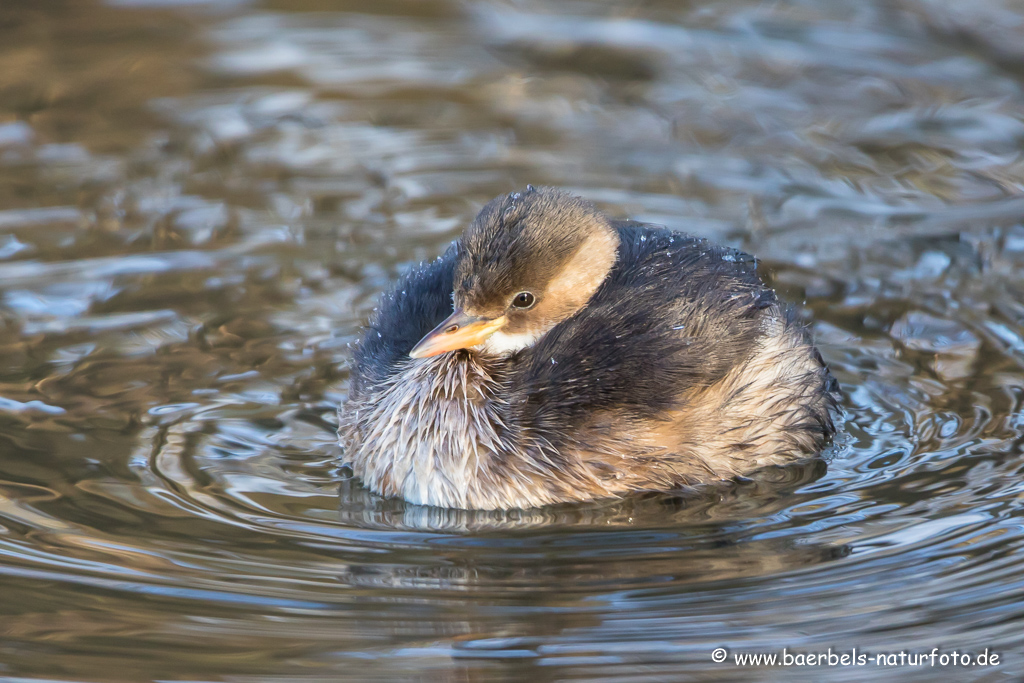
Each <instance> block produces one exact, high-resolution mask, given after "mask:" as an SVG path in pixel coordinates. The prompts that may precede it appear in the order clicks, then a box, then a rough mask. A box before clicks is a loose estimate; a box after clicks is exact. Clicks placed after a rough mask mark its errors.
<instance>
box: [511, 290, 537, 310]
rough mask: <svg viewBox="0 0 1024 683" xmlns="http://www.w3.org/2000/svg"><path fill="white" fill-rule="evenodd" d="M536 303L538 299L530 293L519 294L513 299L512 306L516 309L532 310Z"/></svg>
mask: <svg viewBox="0 0 1024 683" xmlns="http://www.w3.org/2000/svg"><path fill="white" fill-rule="evenodd" d="M536 302H537V299H536V297H534V296H533V294H530V293H529V292H519V293H518V294H516V295H515V296H514V297H512V305H513V306H514V307H515V308H522V309H526V308H532V307H533V304H535V303H536Z"/></svg>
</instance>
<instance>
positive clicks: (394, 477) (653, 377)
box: [339, 188, 837, 509]
mask: <svg viewBox="0 0 1024 683" xmlns="http://www.w3.org/2000/svg"><path fill="white" fill-rule="evenodd" d="M453 309H454V310H453ZM410 353H412V354H413V356H417V357H415V358H414V357H410ZM836 400H837V390H836V385H835V382H834V380H833V379H832V377H831V375H830V374H829V372H828V370H827V368H826V367H825V366H824V363H823V362H822V360H821V356H820V355H819V354H818V352H817V350H816V349H815V348H814V347H813V346H812V345H811V343H810V341H809V339H808V336H807V334H806V333H805V331H804V330H803V329H802V327H801V326H799V325H798V324H797V323H796V322H795V321H794V319H793V317H792V316H791V315H790V314H789V313H788V312H787V310H786V309H785V307H784V306H783V305H782V304H781V303H780V302H779V301H778V299H777V298H776V296H775V293H774V292H773V291H772V290H770V289H768V288H766V287H765V286H764V285H763V284H762V283H761V281H760V280H759V279H758V277H757V273H756V264H755V262H754V260H753V258H752V257H750V256H748V255H746V254H743V253H742V252H738V251H736V250H733V249H729V248H725V247H721V246H716V245H714V244H711V243H709V242H707V241H705V240H702V239H698V238H695V237H691V236H687V235H683V234H680V233H674V232H671V231H669V230H666V229H664V228H659V227H654V226H650V225H644V224H640V223H634V222H628V221H612V220H609V219H608V218H607V217H605V216H604V215H603V214H601V213H600V212H599V211H597V210H596V209H595V208H594V207H593V205H591V204H590V203H589V202H586V201H585V200H582V199H580V198H578V197H574V196H571V195H568V194H566V193H562V192H559V191H556V190H550V189H541V190H534V189H532V188H530V189H529V190H528V191H526V192H523V193H516V194H513V195H507V196H503V197H499V198H497V199H495V200H494V201H492V202H491V203H489V204H488V205H487V206H486V207H484V209H483V210H482V211H481V213H480V215H479V216H478V217H477V219H476V220H475V221H474V222H473V224H472V225H471V226H470V227H469V228H468V229H467V231H466V233H465V234H464V235H463V237H462V239H460V240H459V241H458V242H456V243H455V244H453V245H452V247H451V248H450V249H449V250H448V251H447V252H446V253H445V254H444V255H443V256H441V257H440V258H439V259H437V260H436V261H434V262H433V263H430V264H428V265H425V266H422V267H420V268H418V269H416V270H413V271H412V272H410V273H409V274H407V275H406V276H405V277H403V278H402V279H401V281H400V282H399V283H398V284H397V285H396V286H395V288H394V289H393V290H392V291H391V292H389V293H388V294H386V295H385V296H384V297H383V298H382V300H381V303H380V305H379V307H378V310H377V311H376V313H375V314H374V316H373V318H372V320H371V321H370V324H369V327H368V329H367V332H366V334H365V336H364V338H363V340H362V341H361V343H360V344H359V345H358V346H357V348H356V351H355V357H354V369H353V374H352V382H351V388H350V395H349V400H348V402H347V403H346V404H345V406H343V408H342V411H341V428H340V430H339V434H340V437H341V442H342V445H343V446H344V448H345V459H346V461H347V462H349V463H350V464H351V466H352V468H353V471H354V472H355V474H356V475H357V476H359V477H360V478H361V479H362V480H363V482H364V483H365V484H366V485H367V486H368V487H370V488H371V489H372V490H374V491H376V492H377V493H380V494H382V495H385V496H392V497H401V498H405V499H406V500H408V501H410V502H414V503H421V504H429V505H438V506H442V507H456V508H476V509H508V508H522V507H533V506H538V505H545V504H550V503H558V502H566V501H580V500H588V499H592V498H600V497H607V496H618V495H623V494H625V493H628V492H630V491H637V490H668V489H673V488H677V487H681V486H686V485H693V484H700V483H705V482H710V481H716V480H721V479H728V478H731V477H734V476H736V475H742V474H747V473H750V472H752V471H753V470H755V469H757V468H758V467H762V466H765V465H770V464H783V463H786V462H789V461H792V460H793V459H796V458H800V457H804V456H806V455H808V454H811V453H814V452H815V451H817V450H820V449H821V448H822V446H823V445H824V444H825V443H826V442H827V441H828V439H829V438H830V437H831V436H832V434H833V433H834V426H833V422H832V415H833V411H834V410H835V405H836Z"/></svg>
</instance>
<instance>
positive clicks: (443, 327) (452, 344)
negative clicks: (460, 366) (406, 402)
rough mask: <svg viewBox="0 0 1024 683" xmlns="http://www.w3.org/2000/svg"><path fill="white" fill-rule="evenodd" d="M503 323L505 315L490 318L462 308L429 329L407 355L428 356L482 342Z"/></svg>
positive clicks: (415, 356) (414, 356)
mask: <svg viewBox="0 0 1024 683" xmlns="http://www.w3.org/2000/svg"><path fill="white" fill-rule="evenodd" d="M504 324H505V316H500V317H498V318H494V319H493V320H490V319H488V318H481V317H479V316H473V315H467V314H465V313H463V312H462V309H456V310H455V312H454V313H452V314H451V315H450V316H448V317H447V318H445V320H444V322H442V323H441V324H440V325H438V326H437V327H435V328H434V329H433V330H431V332H430V334H428V335H427V336H426V337H424V338H423V339H420V341H419V343H418V344H416V346H414V347H412V351H410V352H409V355H410V356H411V357H413V358H429V357H430V356H436V355H438V354H440V353H445V352H446V351H455V350H457V349H465V348H468V347H470V346H476V345H477V344H482V343H483V342H484V341H486V340H487V338H488V337H490V336H491V335H492V334H494V333H495V332H497V331H498V330H499V329H501V328H502V326H503V325H504Z"/></svg>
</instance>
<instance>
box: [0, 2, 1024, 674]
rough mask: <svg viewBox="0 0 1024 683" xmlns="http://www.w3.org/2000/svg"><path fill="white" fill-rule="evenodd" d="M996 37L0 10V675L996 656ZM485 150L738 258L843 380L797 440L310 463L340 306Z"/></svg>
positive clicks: (1005, 67) (1010, 433)
mask: <svg viewBox="0 0 1024 683" xmlns="http://www.w3.org/2000/svg"><path fill="white" fill-rule="evenodd" d="M1022 46H1024V4H1022V3H1020V2H1016V1H1014V0H1002V1H1000V0H977V1H975V2H971V3H966V2H958V1H957V0H827V1H826V0H818V1H810V0H802V1H801V0H792V1H784V2H772V3H762V2H756V1H746V0H722V1H719V2H715V3H691V2H673V1H669V0H631V1H628V2H610V1H603V2H596V1H592V2H577V1H572V0H568V1H560V2H554V1H553V0H549V1H547V2H544V1H541V0H516V1H512V0H509V1H506V2H502V1H498V0H489V1H484V0H481V1H477V2H461V1H458V0H374V2H368V1H366V2H360V1H357V0H251V1H247V0H224V1H221V2H212V1H203V0H108V1H107V2H101V1H100V0H4V2H3V3H0V678H3V679H4V680H11V681H22V680H52V681H143V680H196V681H243V682H249V681H275V682H276V681H280V682H307V681H321V680H373V679H387V680H456V681H464V680H465V681H468V680H472V681H477V680H480V681H483V680H523V679H529V680H534V681H548V680H552V681H554V680H580V679H591V680H606V681H639V680H651V681H655V680H657V681H664V680H723V681H724V680H753V679H757V680H783V679H784V680H823V679H828V680H843V681H861V680H873V679H875V678H879V679H884V680H892V679H895V678H897V677H898V678H900V679H901V680H979V681H995V680H1013V679H1014V678H1015V676H1016V675H1019V672H1020V671H1021V670H1022V669H1024V661H1022V660H1024V657H1022V645H1024V629H1022V623H1024V553H1022V545H1024V526H1022V521H1024V516H1022V508H1024V479H1022V469H1024V462H1022V458H1021V451H1022V448H1021V444H1022V442H1024V413H1022V403H1024V303H1022V302H1024V156H1022V141H1024V88H1022V86H1024V47H1022ZM526 183H533V184H538V185H539V184H551V185H560V186H565V187H568V188H570V189H572V190H574V191H577V192H579V193H582V194H584V195H586V196H588V197H590V198H592V199H593V200H595V201H596V202H598V203H599V204H600V205H601V206H602V207H603V208H605V209H607V210H608V211H609V212H611V213H612V214H614V215H617V216H629V217H633V218H636V219H640V220H647V221H652V222H656V223H662V224H665V225H668V226H671V227H673V228H676V229H680V230H685V231H689V232H693V233H696V234H700V235H704V236H707V237H710V238H712V239H714V240H718V241H721V242H724V243H728V244H731V245H733V246H737V247H741V248H743V249H746V250H749V251H751V252H753V253H756V254H757V255H758V256H760V257H761V259H762V261H763V265H764V269H765V274H766V277H767V278H769V279H770V280H771V281H772V282H773V284H774V286H775V287H777V288H778V289H779V290H780V291H781V292H782V293H783V294H784V296H785V297H786V298H788V299H789V300H790V301H792V302H794V303H796V304H798V305H799V306H800V310H801V312H802V314H803V315H804V316H805V317H806V319H807V321H808V324H809V325H810V326H811V328H812V330H813V332H814V334H815V336H816V338H817V339H818V341H819V342H820V344H821V347H822V350H823V353H824V355H825V357H826V358H827V360H828V361H829V363H830V364H831V366H832V367H833V369H834V371H835V373H836V375H837V376H838V377H839V379H840V380H841V382H842V385H843V388H844V391H845V393H846V404H845V408H846V410H847V412H848V415H847V421H846V426H845V431H844V434H843V435H842V436H841V438H840V439H839V442H838V443H837V444H836V445H835V446H834V447H833V448H832V449H831V452H830V453H829V454H828V460H827V464H826V463H825V462H819V463H817V464H812V465H810V466H808V467H805V468H794V469H789V470H780V471H776V472H768V473H766V475H765V476H764V477H762V478H759V479H758V480H757V481H753V482H749V483H745V484H742V485H737V486H735V487H733V488H730V489H728V490H725V491H718V492H713V493H708V494H707V495H703V496H698V497H688V498H680V497H675V496H670V495H665V496H652V497H641V498H636V499H629V500H625V501H618V502H601V503H595V504H591V505H576V506H565V507H556V508H550V509H544V510H534V511H526V512H519V513H508V514H504V515H501V514H482V513H478V514H474V513H453V512H446V511H441V510H436V509H427V508H417V507H415V506H407V505H404V504H402V503H400V502H394V501H382V500H380V499H377V498H375V497H373V496H371V495H369V494H368V493H366V492H365V491H364V490H363V489H361V488H360V487H359V485H358V484H357V483H355V482H351V481H348V480H347V479H346V476H345V472H344V471H343V470H340V469H339V467H338V457H339V455H340V452H339V448H338V447H337V445H336V443H335V437H334V434H333V431H334V429H335V425H336V418H335V415H334V411H335V408H336V406H337V404H338V403H339V402H341V401H342V400H343V399H344V396H345V383H346V377H347V364H348V362H349V353H348V351H347V349H346V345H347V344H348V343H349V342H351V341H352V340H353V339H354V338H355V337H356V336H357V335H358V332H359V326H360V324H361V322H362V321H363V320H364V319H365V318H366V316H367V315H368V313H369V311H370V309H371V308H372V306H373V302H374V298H375V297H376V295H377V294H378V293H379V292H380V291H381V289H382V288H383V287H385V286H386V284H387V282H388V281H389V280H390V279H391V278H393V277H394V276H395V275H396V274H397V273H399V272H401V270H402V269H403V268H406V267H408V266H409V265H410V264H411V263H414V262H416V261H418V260H421V259H428V258H432V257H433V256H435V255H436V254H438V253H439V252H440V251H441V250H443V248H444V247H445V245H446V244H447V243H448V242H449V241H450V240H452V239H454V238H455V237H456V236H457V235H458V234H459V233H460V232H461V230H462V229H463V227H464V226H465V225H466V224H467V222H468V221H469V220H471V218H472V217H473V216H474V215H475V213H476V211H477V210H478V208H479V207H480V206H481V205H482V203H483V202H485V201H486V200H488V199H489V198H491V197H492V196H494V195H496V194H499V193H502V192H507V191H511V190H514V189H516V188H520V187H522V186H523V185H525V184H526ZM719 646H722V647H726V648H728V649H729V650H730V651H731V652H756V651H778V650H781V648H782V647H787V648H789V650H790V651H804V652H808V651H824V650H825V649H826V648H828V647H832V648H833V649H834V650H844V651H848V650H849V649H851V648H853V647H857V648H858V650H860V651H867V652H872V653H875V652H898V651H899V650H901V649H903V650H906V651H929V652H930V651H931V650H932V649H933V648H935V647H938V648H941V649H942V650H943V651H946V652H949V651H952V650H954V649H957V650H960V651H962V650H965V649H966V650H969V651H972V652H980V651H982V650H984V649H985V648H989V649H990V651H994V652H998V653H1000V654H1001V656H1002V662H1003V665H1002V666H999V667H958V668H957V669H936V668H929V667H925V668H923V669H922V668H912V667H910V668H903V669H889V670H877V669H875V668H873V667H868V668H863V667H847V668H843V667H834V668H830V669H826V670H822V669H808V668H806V667H805V668H801V669H798V668H793V669H757V668H748V669H738V668H736V667H734V666H731V665H730V664H728V663H727V664H715V663H713V662H712V661H711V657H710V653H711V650H712V649H713V648H715V647H719Z"/></svg>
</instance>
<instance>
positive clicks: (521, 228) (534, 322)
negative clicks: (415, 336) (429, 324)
mask: <svg viewBox="0 0 1024 683" xmlns="http://www.w3.org/2000/svg"><path fill="white" fill-rule="evenodd" d="M618 246H619V238H618V233H617V232H616V230H615V229H614V228H613V227H612V225H611V223H610V222H609V220H608V219H607V218H606V217H605V216H604V214H602V213H601V212H600V211H598V210H597V208H595V207H594V205H593V204H591V203H590V202H588V201H587V200H585V199H582V198H580V197H576V196H573V195H571V194H568V193H566V192H562V191H559V190H554V189H549V188H539V189H534V188H533V187H527V189H526V190H525V191H523V192H515V193H512V194H509V195H503V196H500V197H498V198H496V199H494V200H492V201H491V202H489V203H488V204H487V205H486V206H484V208H483V210H481V211H480V214H479V215H478V216H477V217H476V219H475V220H474V221H473V223H472V225H470V226H469V228H468V229H467V230H466V232H465V234H464V235H463V236H462V241H461V244H460V246H459V251H458V256H457V260H456V264H455V279H454V282H453V287H452V300H453V302H454V305H455V311H454V312H453V313H452V314H451V315H450V316H449V317H448V318H447V319H445V320H444V321H443V322H442V323H441V324H440V325H438V326H437V327H436V328H434V330H433V331H431V332H430V333H429V334H428V335H427V336H425V337H424V338H423V339H421V340H420V342H419V343H418V344H416V346H415V347H414V348H413V349H412V351H411V352H410V353H409V355H410V356H412V357H413V358H426V357H428V356H436V355H438V354H441V353H445V352H447V351H455V350H457V349H465V348H473V349H476V350H478V351H482V352H484V353H490V354H495V355H508V354H511V353H513V352H515V351H518V350H520V349H524V348H526V347H528V346H531V345H532V344H533V343H535V342H536V341H537V340H538V339H540V338H541V337H542V336H543V335H544V334H545V333H547V332H548V330H550V329H551V328H553V327H554V326H555V325H557V324H558V323H560V322H562V321H563V320H565V319H567V318H569V317H570V316H572V315H573V314H574V313H576V312H577V311H579V310H580V309H581V308H583V307H584V306H586V305H587V302H588V301H589V300H590V298H591V297H592V296H593V294H594V292H596V291H597V288H598V287H599V286H600V285H601V283H602V282H603V281H604V280H605V278H607V277H608V273H609V272H610V271H611V269H612V266H613V265H614V264H615V259H616V254H617V250H618Z"/></svg>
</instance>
